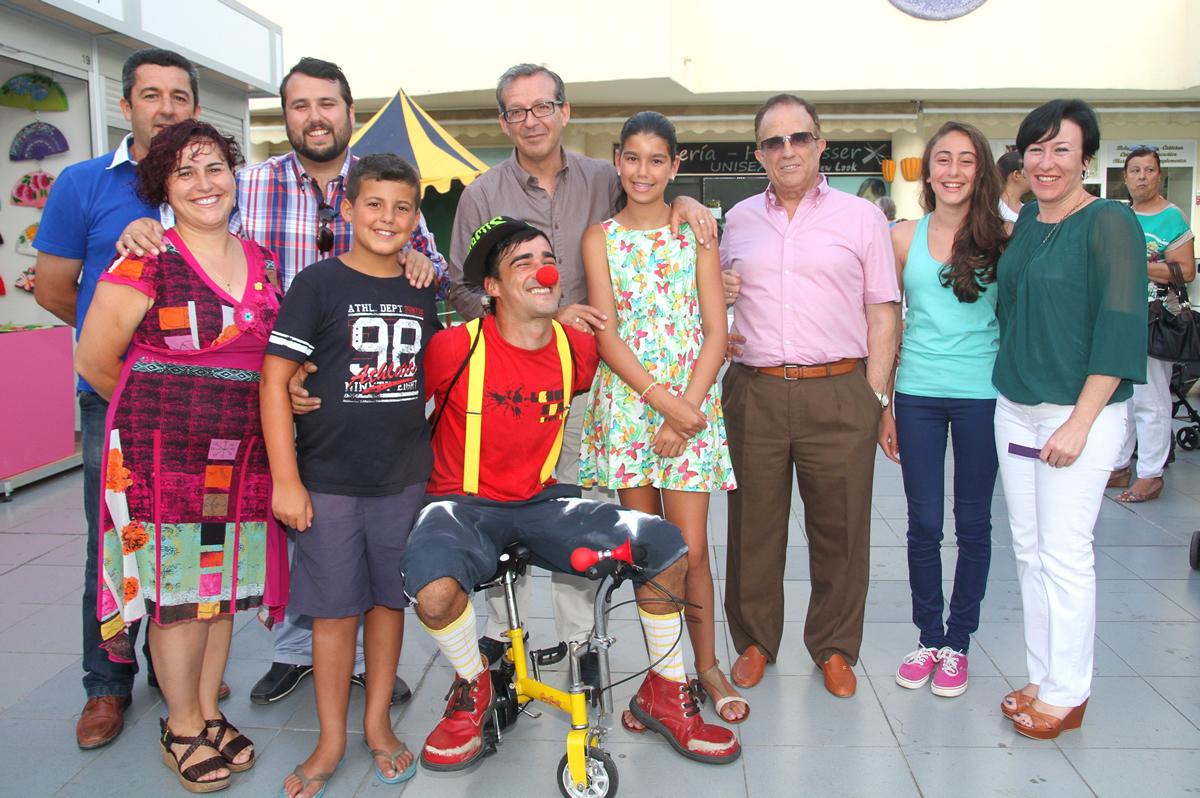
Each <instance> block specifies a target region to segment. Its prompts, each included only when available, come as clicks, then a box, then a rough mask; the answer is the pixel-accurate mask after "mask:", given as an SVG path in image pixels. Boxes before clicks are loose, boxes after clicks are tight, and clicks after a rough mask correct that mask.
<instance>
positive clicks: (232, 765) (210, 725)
mask: <svg viewBox="0 0 1200 798" xmlns="http://www.w3.org/2000/svg"><path fill="white" fill-rule="evenodd" d="M204 726H205V728H207V729H216V730H217V739H215V740H213V741H212V745H213V748H216V749H217V751H219V752H220V754H221V756H223V757H224V758H225V762H226V764H225V767H227V768H229V770H230V771H232V772H233V773H242V772H245V771H247V770H249V769H250V768H252V767H254V762H255V758H256V757H255V753H254V752H253V751H251V752H250V758H249V759H247V760H246V761H245V762H242V763H241V764H238V763H237V762H234V761H233V760H234V759H236V758H237V755H238V754H240V753H241V752H242V751H245V750H246V749H247V748H249V747H251V746H253V745H254V743H252V742H251V741H250V738H249V737H247V736H246V735H244V734H242V733H241V732H240V731H238V728H237V726H234V725H233V724H232V723H230V722H229V720H228V719H227V718H226V717H225V713H224V712H222V713H221V717H220V718H218V719H216V720H206V721H204ZM226 732H232V733H233V734H236V735H239V736H238V737H234V738H233V739H232V740H230V741H229V742H227V743H225V744H224V745H222V744H221V741H222V740H224V739H225V733H226ZM230 736H231V737H232V736H233V735H230Z"/></svg>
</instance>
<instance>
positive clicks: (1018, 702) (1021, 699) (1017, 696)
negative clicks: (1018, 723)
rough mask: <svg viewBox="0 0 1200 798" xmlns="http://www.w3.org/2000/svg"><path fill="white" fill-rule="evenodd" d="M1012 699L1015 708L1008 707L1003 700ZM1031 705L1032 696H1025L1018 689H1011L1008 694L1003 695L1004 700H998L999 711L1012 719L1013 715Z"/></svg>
mask: <svg viewBox="0 0 1200 798" xmlns="http://www.w3.org/2000/svg"><path fill="white" fill-rule="evenodd" d="M1010 698H1011V699H1012V700H1013V704H1014V705H1015V708H1012V707H1009V706H1008V705H1007V704H1006V703H1005V701H1008V699H1010ZM1031 706H1033V697H1032V696H1027V695H1025V694H1024V693H1022V692H1021V691H1020V690H1013V691H1012V692H1011V693H1009V694H1008V695H1006V696H1004V700H1003V701H1001V702H1000V711H1001V712H1003V713H1004V717H1006V718H1008V719H1009V720H1012V716H1013V715H1017V714H1019V713H1021V712H1024V711H1025V710H1027V709H1029V708H1030V707H1031Z"/></svg>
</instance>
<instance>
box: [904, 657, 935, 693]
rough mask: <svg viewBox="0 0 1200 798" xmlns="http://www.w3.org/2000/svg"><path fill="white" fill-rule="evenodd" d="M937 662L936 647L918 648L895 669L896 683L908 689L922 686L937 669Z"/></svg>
mask: <svg viewBox="0 0 1200 798" xmlns="http://www.w3.org/2000/svg"><path fill="white" fill-rule="evenodd" d="M937 664H938V650H937V649H936V648H918V649H917V650H916V651H914V652H913V653H911V654H909V655H908V656H907V657H905V658H904V662H901V663H900V669H899V670H897V671H896V684H898V685H900V686H901V687H907V688H908V689H909V690H916V689H917V688H920V687H924V686H925V683H926V682H927V681H929V677H930V676H932V675H933V672H934V670H936V669H937Z"/></svg>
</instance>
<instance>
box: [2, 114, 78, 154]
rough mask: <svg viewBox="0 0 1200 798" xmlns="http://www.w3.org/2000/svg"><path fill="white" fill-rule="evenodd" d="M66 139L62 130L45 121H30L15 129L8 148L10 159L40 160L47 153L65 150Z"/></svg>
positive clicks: (66, 148) (57, 152)
mask: <svg viewBox="0 0 1200 798" xmlns="http://www.w3.org/2000/svg"><path fill="white" fill-rule="evenodd" d="M68 149H70V147H68V146H67V139H66V137H64V136H63V134H62V131H61V130H59V129H58V128H56V127H55V126H54V125H48V124H46V123H45V122H31V123H29V124H28V125H26V126H25V127H23V128H21V129H20V130H19V131H17V135H16V136H15V137H14V138H13V140H12V146H10V147H9V148H8V159H9V160H10V161H40V160H41V159H42V158H45V157H46V156H48V155H58V154H59V153H62V152H66V151H67V150H68Z"/></svg>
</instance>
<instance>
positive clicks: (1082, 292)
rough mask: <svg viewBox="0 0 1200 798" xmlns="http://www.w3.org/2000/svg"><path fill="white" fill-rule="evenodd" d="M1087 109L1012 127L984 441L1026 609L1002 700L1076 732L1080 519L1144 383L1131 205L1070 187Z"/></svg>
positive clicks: (1095, 143) (1077, 177)
mask: <svg viewBox="0 0 1200 798" xmlns="http://www.w3.org/2000/svg"><path fill="white" fill-rule="evenodd" d="M1099 146H1100V128H1099V124H1098V123H1097V121H1096V114H1095V112H1094V111H1093V110H1092V109H1091V107H1090V106H1088V105H1087V103H1084V102H1083V101H1081V100H1054V101H1052V102H1048V103H1046V104H1045V105H1042V106H1041V107H1039V108H1037V109H1035V110H1034V111H1033V112H1032V113H1030V114H1029V116H1027V117H1026V118H1025V120H1024V121H1023V122H1022V123H1021V127H1020V129H1019V130H1018V132H1017V149H1018V150H1019V151H1020V152H1021V154H1022V156H1023V158H1024V164H1025V171H1026V174H1027V175H1028V177H1029V183H1030V186H1031V188H1032V189H1033V193H1034V195H1035V197H1036V198H1037V199H1036V201H1034V202H1030V203H1028V204H1027V205H1026V206H1025V207H1024V208H1022V210H1021V215H1020V217H1019V219H1018V220H1017V226H1016V230H1015V232H1014V234H1013V238H1012V242H1011V243H1010V244H1009V246H1008V249H1007V250H1005V252H1004V255H1003V257H1001V259H1000V262H999V264H998V265H997V283H998V287H999V297H998V307H997V312H996V315H997V318H998V320H999V322H1000V350H999V352H998V353H997V356H996V366H995V370H994V371H993V373H992V382H993V383H994V384H995V386H996V388H997V390H998V391H999V392H1000V396H999V399H998V400H997V402H996V449H997V452H998V454H999V458H1000V475H1001V479H1002V480H1003V483H1004V496H1005V500H1006V502H1007V504H1008V520H1009V525H1010V527H1011V528H1012V538H1013V552H1014V554H1015V555H1016V558H1017V575H1018V578H1019V580H1020V584H1021V600H1022V604H1023V607H1024V620H1025V648H1026V662H1027V666H1028V669H1029V683H1028V684H1027V685H1026V686H1025V687H1023V688H1021V689H1020V690H1016V691H1013V692H1012V693H1010V694H1009V695H1008V696H1006V697H1005V699H1004V702H1003V703H1002V705H1001V708H1002V709H1003V711H1004V714H1005V715H1008V716H1009V717H1011V718H1012V719H1013V727H1014V728H1015V729H1016V731H1018V732H1020V733H1021V734H1024V735H1026V736H1027V737H1035V738H1038V739H1053V738H1055V737H1057V736H1058V734H1059V732H1061V731H1064V730H1066V729H1075V728H1079V726H1080V724H1081V723H1082V721H1083V712H1084V709H1085V707H1086V706H1087V699H1088V696H1089V695H1090V694H1091V680H1092V654H1093V642H1094V637H1095V627H1096V574H1095V568H1094V559H1093V554H1092V529H1093V527H1094V526H1095V523H1096V516H1097V515H1098V514H1099V511H1100V502H1101V500H1102V499H1103V497H1104V487H1105V485H1106V483H1107V482H1108V477H1109V473H1110V469H1111V468H1112V464H1113V458H1114V457H1116V455H1117V453H1118V452H1119V451H1120V448H1121V444H1122V442H1123V441H1124V440H1125V431H1126V408H1125V400H1126V399H1128V398H1129V397H1130V396H1131V395H1132V393H1133V384H1134V383H1144V382H1145V381H1146V300H1145V296H1146V294H1145V291H1146V280H1147V277H1146V251H1145V249H1146V245H1145V239H1144V238H1143V237H1142V231H1141V228H1140V227H1139V226H1138V222H1137V219H1136V218H1135V217H1134V215H1133V212H1132V211H1131V210H1130V209H1129V208H1128V207H1127V206H1125V205H1123V204H1121V203H1119V202H1115V201H1110V200H1103V199H1097V198H1095V197H1093V196H1092V195H1091V194H1089V193H1088V192H1087V190H1086V189H1085V188H1084V186H1083V175H1084V173H1085V172H1086V170H1087V165H1088V163H1089V162H1090V161H1091V159H1092V157H1093V156H1094V155H1095V154H1096V150H1097V149H1098V148H1099Z"/></svg>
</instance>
